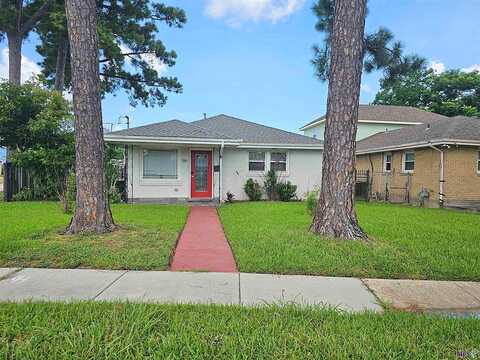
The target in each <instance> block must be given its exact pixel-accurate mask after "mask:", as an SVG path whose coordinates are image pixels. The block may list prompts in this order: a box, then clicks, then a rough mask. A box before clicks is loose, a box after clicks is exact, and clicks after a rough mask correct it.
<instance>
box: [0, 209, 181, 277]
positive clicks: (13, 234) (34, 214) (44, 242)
mask: <svg viewBox="0 0 480 360" xmlns="http://www.w3.org/2000/svg"><path fill="white" fill-rule="evenodd" d="M112 212H113V216H114V218H115V221H116V223H117V224H119V225H120V227H121V228H120V229H119V230H118V231H115V232H113V233H111V234H106V235H102V236H86V235H85V236H63V235H59V232H60V231H61V230H63V229H65V227H66V226H67V224H68V221H69V220H70V217H71V216H70V215H65V214H63V213H62V212H61V211H60V206H59V204H58V203H54V202H12V203H5V202H0V229H1V231H0V267H51V268H95V269H132V270H154V269H155V270H166V269H167V267H168V265H169V258H170V254H171V253H172V251H173V247H174V246H175V242H176V240H177V237H178V235H179V233H180V231H181V230H182V228H183V226H184V224H185V221H186V217H187V213H188V208H187V207H186V206H171V205H169V206H161V205H126V204H122V205H114V206H113V207H112Z"/></svg>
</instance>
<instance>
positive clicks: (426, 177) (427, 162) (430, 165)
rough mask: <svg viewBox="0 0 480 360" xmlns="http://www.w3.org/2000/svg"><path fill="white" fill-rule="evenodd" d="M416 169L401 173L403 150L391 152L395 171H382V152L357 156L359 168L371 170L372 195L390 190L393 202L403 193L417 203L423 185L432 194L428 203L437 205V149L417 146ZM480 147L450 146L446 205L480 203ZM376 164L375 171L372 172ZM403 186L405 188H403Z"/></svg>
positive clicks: (447, 159)
mask: <svg viewBox="0 0 480 360" xmlns="http://www.w3.org/2000/svg"><path fill="white" fill-rule="evenodd" d="M414 151H415V171H414V172H413V173H412V174H411V175H407V174H405V173H403V172H402V157H403V154H404V151H393V152H392V157H393V158H392V171H391V172H390V173H386V172H384V171H383V168H384V165H383V162H384V160H383V158H384V154H383V153H378V154H369V155H360V156H358V157H357V169H358V170H370V172H371V173H372V174H373V175H372V181H373V182H372V194H375V196H377V197H378V198H379V199H380V200H383V199H384V198H383V197H384V196H385V188H386V187H387V188H388V189H389V192H390V195H391V199H390V200H392V201H402V195H403V194H405V193H407V192H408V194H409V195H410V201H411V202H412V203H416V202H418V196H419V193H420V191H421V190H422V188H424V189H427V191H428V193H429V196H430V198H429V201H428V202H427V205H428V206H438V199H439V194H438V193H439V187H440V186H439V179H440V153H439V152H438V151H436V150H434V149H430V148H421V149H415V150H414ZM477 157H478V149H477V148H474V147H451V148H450V149H448V150H445V188H444V193H445V194H446V197H445V202H446V205H452V206H454V205H456V204H466V203H475V204H476V203H478V205H479V206H480V174H477V171H476V159H477ZM372 166H373V171H372ZM401 188H404V189H405V190H402V189H401Z"/></svg>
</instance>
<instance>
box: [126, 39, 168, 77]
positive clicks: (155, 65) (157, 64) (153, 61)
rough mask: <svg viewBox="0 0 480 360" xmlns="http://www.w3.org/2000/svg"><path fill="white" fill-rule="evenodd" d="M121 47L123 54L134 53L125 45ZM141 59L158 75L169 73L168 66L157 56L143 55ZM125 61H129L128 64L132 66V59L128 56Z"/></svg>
mask: <svg viewBox="0 0 480 360" xmlns="http://www.w3.org/2000/svg"><path fill="white" fill-rule="evenodd" d="M119 46H120V50H121V51H122V53H129V52H132V50H131V49H130V48H129V47H128V46H126V45H124V44H119ZM140 58H141V59H142V60H143V61H145V62H146V63H148V64H149V65H150V66H151V67H152V69H154V70H155V71H156V72H157V73H158V75H163V74H164V73H166V72H167V69H168V67H167V65H165V64H164V63H163V62H162V61H160V60H159V59H158V58H157V57H156V56H155V54H141V55H140ZM125 60H126V61H127V63H128V64H131V59H130V58H129V57H128V56H127V57H126V58H125Z"/></svg>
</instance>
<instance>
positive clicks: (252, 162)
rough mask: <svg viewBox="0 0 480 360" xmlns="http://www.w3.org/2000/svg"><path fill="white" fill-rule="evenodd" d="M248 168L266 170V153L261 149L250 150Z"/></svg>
mask: <svg viewBox="0 0 480 360" xmlns="http://www.w3.org/2000/svg"><path fill="white" fill-rule="evenodd" d="M248 170H249V171H265V153H264V152H261V151H250V152H249V153H248Z"/></svg>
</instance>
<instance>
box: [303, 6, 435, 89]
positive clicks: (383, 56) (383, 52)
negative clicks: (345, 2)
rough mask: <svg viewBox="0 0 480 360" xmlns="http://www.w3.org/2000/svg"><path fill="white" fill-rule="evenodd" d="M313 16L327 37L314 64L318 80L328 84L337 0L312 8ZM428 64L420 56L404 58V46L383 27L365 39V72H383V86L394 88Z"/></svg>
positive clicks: (316, 46)
mask: <svg viewBox="0 0 480 360" xmlns="http://www.w3.org/2000/svg"><path fill="white" fill-rule="evenodd" d="M313 12H314V13H315V15H316V16H317V23H316V24H315V29H316V30H317V31H319V32H321V33H323V34H324V35H325V37H324V43H323V45H322V46H320V45H314V47H313V52H314V58H313V60H312V63H313V65H314V67H315V74H316V76H317V77H318V78H319V79H320V80H322V81H326V80H328V77H329V72H330V52H331V37H332V26H333V16H334V0H318V1H317V2H316V3H315V5H314V6H313ZM425 64H426V61H425V59H424V58H422V57H419V56H418V55H404V54H403V45H402V43H401V42H399V41H394V36H393V34H392V33H391V31H390V30H388V29H386V28H384V27H381V28H379V29H378V30H377V31H376V32H374V33H370V34H365V36H364V65H363V70H364V71H365V72H367V73H370V72H372V71H374V70H380V71H382V72H383V78H382V80H381V83H383V84H392V83H393V82H394V81H395V80H396V79H397V78H398V77H399V76H401V75H402V74H405V73H407V72H411V71H414V70H419V69H422V68H424V67H425Z"/></svg>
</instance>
